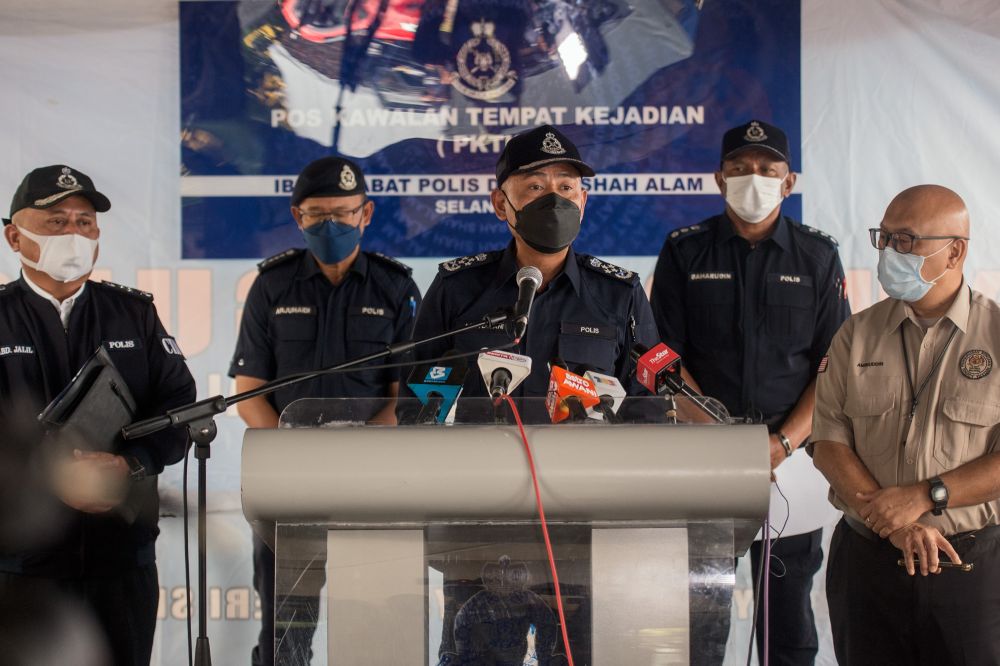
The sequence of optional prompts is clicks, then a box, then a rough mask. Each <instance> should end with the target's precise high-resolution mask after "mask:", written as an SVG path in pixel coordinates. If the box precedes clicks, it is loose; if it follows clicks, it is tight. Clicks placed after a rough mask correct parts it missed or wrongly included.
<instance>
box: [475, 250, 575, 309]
mask: <svg viewBox="0 0 1000 666" xmlns="http://www.w3.org/2000/svg"><path fill="white" fill-rule="evenodd" d="M519 269H520V266H518V265H517V245H516V243H515V242H514V239H513V238H512V239H511V241H510V243H508V244H507V247H506V248H505V249H504V251H503V256H501V257H500V263H499V265H498V267H497V273H496V277H495V278H494V280H493V288H494V289H497V288H499V287H501V286H503V285H505V284H507V283H508V282H513V281H514V277H515V276H516V275H517V271H518V270H519ZM563 275H565V276H566V277H567V278H568V279H569V281H570V284H572V285H573V289H574V290H575V291H576V293H577V295H579V294H580V265H579V263H578V262H577V259H576V252H574V251H573V246H572V245H570V246H569V252H567V253H566V263H565V264H564V265H563V269H562V272H561V273H560V274H559V275H557V276H556V277H555V280H553V282H555V281H556V280H559V278H560V277H562V276H563Z"/></svg>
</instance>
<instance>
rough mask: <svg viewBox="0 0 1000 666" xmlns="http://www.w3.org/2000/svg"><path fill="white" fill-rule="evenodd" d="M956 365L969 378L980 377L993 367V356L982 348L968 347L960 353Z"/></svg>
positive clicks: (988, 372)
mask: <svg viewBox="0 0 1000 666" xmlns="http://www.w3.org/2000/svg"><path fill="white" fill-rule="evenodd" d="M958 367H959V369H960V370H961V371H962V374H963V375H965V376H966V377H968V378H969V379H982V378H983V377H985V376H986V375H988V374H990V370H992V369H993V357H992V356H990V354H989V352H987V351H984V350H982V349H970V350H969V351H967V352H965V354H963V355H962V360H961V361H960V362H959V364H958Z"/></svg>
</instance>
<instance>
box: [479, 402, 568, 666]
mask: <svg viewBox="0 0 1000 666" xmlns="http://www.w3.org/2000/svg"><path fill="white" fill-rule="evenodd" d="M501 400H506V401H507V404H508V405H510V411H511V412H512V413H513V414H514V421H515V422H516V423H517V429H518V431H519V432H520V433H521V441H522V442H524V453H525V455H526V456H527V457H528V468H529V469H530V470H531V484H532V485H533V486H534V488H535V504H536V505H537V506H538V519H539V521H540V522H541V525H542V538H543V539H544V540H545V554H546V555H547V556H548V558H549V570H550V571H551V572H552V584H553V586H554V587H555V590H556V610H557V611H558V612H559V628H560V630H561V631H562V639H563V645H565V646H566V660H567V662H568V663H569V666H574V664H573V651H572V650H571V649H570V646H569V632H568V631H567V629H566V613H565V611H563V602H562V594H561V593H560V591H559V574H558V572H557V571H556V558H555V555H553V553H552V541H551V540H550V539H549V526H548V523H547V522H546V521H545V506H544V505H543V504H542V492H541V490H540V489H539V487H538V472H537V471H536V470H535V457H534V456H533V455H532V453H531V445H530V444H528V435H527V434H525V432H524V424H523V423H522V422H521V415H520V414H519V413H518V411H517V406H516V405H515V404H514V401H513V400H512V399H511V397H510V396H509V395H507V394H506V393H504V394H503V396H502V397H500V398H497V400H496V403H495V404H500V401H501Z"/></svg>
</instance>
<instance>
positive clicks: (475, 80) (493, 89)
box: [452, 19, 517, 100]
mask: <svg viewBox="0 0 1000 666" xmlns="http://www.w3.org/2000/svg"><path fill="white" fill-rule="evenodd" d="M494 29H495V26H494V24H493V23H492V22H490V21H487V20H485V19H482V20H480V21H477V22H475V23H473V24H472V34H473V35H474V37H473V38H472V39H470V40H469V41H467V42H465V43H464V44H462V48H460V49H459V50H458V55H457V56H456V57H455V64H456V66H457V67H458V76H459V78H458V79H455V80H454V81H452V86H454V88H455V90H457V91H458V92H460V93H462V94H463V95H465V96H466V97H472V98H473V99H480V100H492V99H496V98H497V97H500V96H501V95H503V94H505V93H506V92H507V91H508V90H510V89H511V88H513V87H514V84H515V83H517V72H515V71H514V70H512V69H511V68H510V51H508V50H507V47H506V46H504V44H503V42H501V41H500V40H498V39H497V38H496V37H494V36H493V31H494Z"/></svg>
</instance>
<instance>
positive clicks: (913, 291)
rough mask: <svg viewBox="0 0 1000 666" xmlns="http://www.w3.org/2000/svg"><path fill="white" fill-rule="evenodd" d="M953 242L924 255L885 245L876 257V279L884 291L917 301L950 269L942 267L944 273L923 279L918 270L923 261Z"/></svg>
mask: <svg viewBox="0 0 1000 666" xmlns="http://www.w3.org/2000/svg"><path fill="white" fill-rule="evenodd" d="M954 242H955V241H951V242H949V243H948V245H945V246H944V247H942V248H941V249H940V250H937V251H936V252H933V253H931V254H929V255H927V256H926V257H923V256H921V255H919V254H900V253H899V252H896V251H895V250H893V249H892V248H891V247H886V248H885V249H884V250H882V251H881V252H880V253H879V258H878V281H879V283H880V284H881V285H882V288H883V289H885V293H887V294H889V296H891V297H892V298H898V299H899V300H901V301H906V302H907V303H913V302H915V301H919V300H920V299H921V298H923V297H924V296H926V295H927V292H928V291H930V290H931V287H933V286H934V285H935V284H936V283H937V281H938V280H940V279H941V277H942V276H943V275H944V274H945V273H947V272H948V271H949V270H951V269H950V268H946V269H944V273H941V275H938V276H937V277H936V278H934V279H933V280H925V279H924V276H923V275H922V274H921V272H920V271H921V269H922V268H923V267H924V261H926V260H927V259H928V258H929V257H933V256H934V255H935V254H937V253H938V252H943V251H944V250H945V249H947V248H948V246H950V245H951V244H952V243H954Z"/></svg>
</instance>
